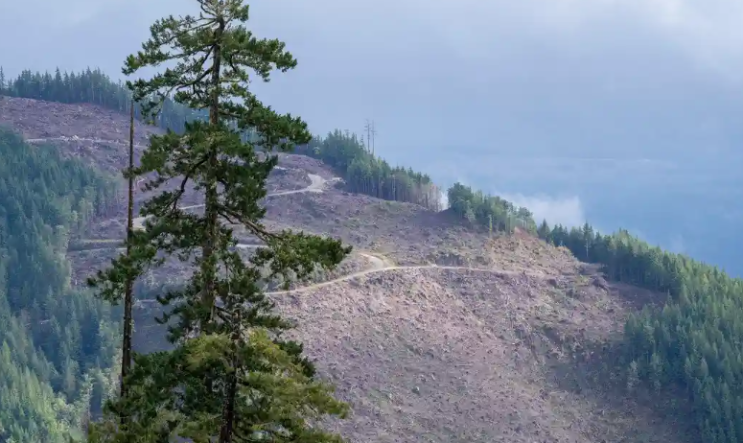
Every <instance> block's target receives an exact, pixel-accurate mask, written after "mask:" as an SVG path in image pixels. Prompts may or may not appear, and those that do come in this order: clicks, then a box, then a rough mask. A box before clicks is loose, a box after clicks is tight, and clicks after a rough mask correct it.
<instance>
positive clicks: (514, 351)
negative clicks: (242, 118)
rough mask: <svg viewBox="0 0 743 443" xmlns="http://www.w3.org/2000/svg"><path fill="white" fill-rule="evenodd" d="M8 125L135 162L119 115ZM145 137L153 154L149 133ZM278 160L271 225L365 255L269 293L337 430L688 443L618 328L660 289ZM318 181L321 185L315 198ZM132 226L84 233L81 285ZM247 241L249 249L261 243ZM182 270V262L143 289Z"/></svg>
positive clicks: (154, 343) (146, 323)
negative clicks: (626, 351)
mask: <svg viewBox="0 0 743 443" xmlns="http://www.w3.org/2000/svg"><path fill="white" fill-rule="evenodd" d="M4 102H5V103H4ZM0 124H5V125H8V126H11V127H13V128H16V129H18V130H20V131H21V132H23V133H24V135H25V136H26V137H27V138H31V139H42V138H43V139H48V140H49V142H50V143H53V144H55V145H56V146H58V147H59V149H60V150H62V151H63V152H69V155H76V156H79V157H81V158H84V159H85V160H86V161H88V162H90V163H93V164H95V165H97V166H98V167H99V168H101V169H105V170H110V171H113V170H114V169H115V168H118V167H121V166H123V164H124V158H125V157H124V152H125V147H124V145H122V144H117V143H114V142H115V141H116V140H119V139H120V138H121V137H123V135H122V134H126V128H127V125H128V122H127V119H126V116H120V115H118V114H114V113H110V112H108V111H105V110H100V109H97V108H95V107H92V106H87V105H85V106H76V105H59V104H48V103H43V102H37V101H33V100H20V99H11V100H7V101H0ZM54 128H56V129H54ZM137 130H138V133H139V134H140V135H139V136H138V137H140V138H138V143H145V142H146V141H145V139H144V138H143V137H144V135H143V134H144V133H145V132H147V131H152V130H151V129H145V128H143V127H141V126H140V127H138V128H137ZM54 131H59V133H55V132H54ZM60 136H65V137H72V136H77V137H78V140H74V139H73V140H72V141H70V140H69V139H59V137H60ZM106 137H113V138H110V139H108V138H106ZM55 138H56V140H54V139H55ZM81 138H84V139H86V140H89V141H88V142H85V141H80V139H81ZM85 143H88V145H86V144H85ZM104 147H106V148H104ZM280 165H281V167H282V168H283V169H281V170H279V171H276V172H275V173H274V174H273V175H272V178H271V184H270V186H271V190H270V191H271V194H272V195H270V196H269V197H268V198H267V199H266V200H265V204H266V206H267V207H268V223H267V224H268V225H269V226H271V227H292V228H296V229H304V230H307V231H310V232H315V233H320V234H330V235H333V236H338V237H341V238H342V239H344V241H346V242H347V243H349V244H352V245H353V246H354V247H355V251H354V254H352V256H351V257H349V259H348V260H346V262H345V263H344V264H343V265H342V266H341V267H340V268H339V269H338V270H337V271H336V272H334V273H332V274H331V275H322V276H318V281H317V282H315V283H314V284H312V285H310V286H306V287H297V288H295V289H294V290H292V291H289V292H276V293H272V294H271V295H272V297H274V298H275V299H276V300H277V302H278V304H279V306H280V309H281V310H282V311H283V312H284V313H286V314H287V315H288V316H290V317H292V318H296V319H298V320H299V322H300V328H299V329H298V330H297V331H296V333H297V334H298V335H299V337H300V338H301V339H302V341H304V342H305V344H306V348H307V350H308V353H309V354H310V355H311V356H312V357H314V358H316V359H317V363H318V367H319V369H320V372H321V374H322V375H323V376H325V377H328V378H330V379H331V380H333V381H334V382H335V383H336V385H337V386H338V393H339V396H340V397H342V398H344V399H346V400H347V401H349V402H350V403H351V405H352V407H353V410H354V413H353V415H352V417H351V418H350V419H348V420H345V421H342V422H338V423H336V422H334V423H330V424H329V425H330V426H333V427H335V428H337V429H338V430H340V431H341V432H342V433H343V434H344V435H346V436H347V437H349V439H350V440H351V441H354V442H369V443H382V442H384V443H387V442H405V443H419V442H420V443H424V442H441V443H444V442H447V443H448V442H509V443H511V442H512V443H522V442H523V443H532V442H580V443H589V442H591V443H594V442H687V441H689V442H691V441H695V438H694V435H693V434H692V433H691V432H690V430H689V428H688V425H687V424H685V423H684V422H683V420H679V419H678V418H679V417H681V416H678V417H676V419H674V417H673V416H672V415H671V414H670V413H669V414H666V412H665V410H666V408H665V402H666V401H667V400H669V398H666V397H662V396H655V397H652V396H649V395H647V394H644V393H643V392H640V393H639V395H633V396H628V395H627V392H626V389H624V385H625V381H624V378H623V377H624V375H623V371H624V369H626V368H622V367H617V366H616V361H615V360H616V359H615V354H614V353H613V349H614V346H615V343H616V341H617V338H618V337H619V334H620V333H621V328H622V325H623V322H624V319H625V318H626V316H627V314H628V313H629V312H631V311H632V310H635V309H638V308H640V307H642V306H643V305H644V304H646V303H648V302H651V301H652V300H653V299H654V298H655V297H654V294H650V293H647V292H646V291H643V290H640V289H637V288H632V287H627V286H621V285H614V284H611V283H609V282H607V281H605V280H604V278H603V277H602V276H601V275H600V274H599V273H598V272H597V270H596V269H595V267H593V266H589V265H585V264H582V263H579V262H578V261H576V260H575V259H574V258H573V257H572V256H571V255H570V254H569V253H568V252H567V251H565V250H563V249H559V248H554V247H552V246H549V245H547V244H545V243H543V242H541V241H539V240H538V239H535V238H533V237H531V236H528V235H525V234H523V233H517V234H516V235H513V236H493V237H490V236H488V235H487V234H486V233H483V232H480V231H478V230H476V229H474V228H472V227H468V226H464V225H463V224H462V223H461V221H460V220H457V219H456V218H455V217H453V216H452V215H451V214H448V213H446V212H443V213H435V212H431V211H428V210H425V209H423V208H421V207H418V206H415V205H410V204H404V203H395V202H387V201H382V200H378V199H374V198H371V197H366V196H362V195H355V194H350V193H346V192H344V191H343V190H342V189H340V188H338V187H337V186H336V184H335V183H333V182H332V179H333V178H334V174H333V172H332V171H331V170H330V169H328V168H327V167H325V165H323V164H322V163H320V162H318V161H316V160H313V159H309V158H307V157H302V156H296V155H284V156H282V158H281V161H280ZM317 177H320V178H321V179H322V182H323V186H320V187H319V188H318V187H317V186H315V187H314V188H313V186H314V184H317V183H318V181H317ZM285 191H293V192H291V193H286V192H285ZM143 197H144V196H143V195H142V194H138V198H140V199H141V198H143ZM185 203H186V204H188V205H197V207H195V208H194V210H198V205H199V203H201V202H200V201H198V198H197V196H195V195H190V196H189V197H188V198H187V200H186V202H185ZM123 227H124V219H123V211H121V212H120V213H118V214H110V216H107V217H106V218H102V219H100V220H96V221H95V223H94V224H93V225H92V226H90V229H88V230H87V231H86V232H85V233H81V234H79V235H78V238H76V239H75V241H76V243H75V244H76V245H79V246H80V247H79V248H76V249H74V250H70V252H69V254H68V257H69V258H70V260H71V262H72V264H73V275H74V280H73V281H78V282H79V281H81V280H82V278H83V277H84V276H86V275H88V274H89V273H91V272H93V271H94V269H95V268H96V267H98V266H102V265H105V263H106V262H107V260H106V259H107V258H109V257H113V256H114V255H115V254H116V253H117V251H116V246H117V242H118V241H119V239H121V238H122V237H123V234H124V230H123ZM242 241H243V242H244V244H243V245H242V248H243V249H244V250H245V252H246V254H247V253H250V251H251V250H252V248H254V247H255V242H254V239H251V238H250V237H249V236H247V235H244V236H243V238H242ZM184 272H186V271H185V269H184V267H183V266H182V265H181V264H179V263H178V262H175V261H172V262H170V263H168V264H167V265H166V266H165V268H163V269H162V270H160V271H158V272H156V273H154V274H151V275H149V276H148V277H147V278H146V279H145V280H146V281H145V283H149V284H152V285H157V284H159V283H162V282H163V281H164V280H166V279H173V280H176V279H181V278H182V277H183V273H184ZM157 309H158V307H157V306H156V304H155V303H152V302H151V301H147V300H141V301H140V303H138V309H137V337H136V343H137V346H138V348H139V349H140V350H141V351H148V350H153V349H158V348H162V347H163V346H165V345H166V344H165V343H164V341H163V339H162V331H160V330H158V326H155V324H154V322H153V321H152V318H153V317H154V315H155V314H156V313H157Z"/></svg>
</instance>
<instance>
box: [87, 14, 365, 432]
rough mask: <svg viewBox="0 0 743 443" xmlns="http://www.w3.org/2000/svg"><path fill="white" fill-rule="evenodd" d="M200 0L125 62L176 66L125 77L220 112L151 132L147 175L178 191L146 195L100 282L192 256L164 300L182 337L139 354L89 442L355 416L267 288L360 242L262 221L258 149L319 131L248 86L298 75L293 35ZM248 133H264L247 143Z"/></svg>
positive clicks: (262, 172) (266, 164)
mask: <svg viewBox="0 0 743 443" xmlns="http://www.w3.org/2000/svg"><path fill="white" fill-rule="evenodd" d="M197 1H198V4H199V7H200V13H199V15H198V16H185V17H178V18H175V17H173V16H170V17H167V18H164V19H161V20H158V21H157V22H155V24H153V25H152V27H151V34H152V35H151V38H150V39H149V40H148V41H147V42H145V43H144V44H143V45H142V50H141V51H140V52H139V53H137V54H136V55H132V56H129V57H128V58H127V60H126V65H125V68H124V73H125V74H126V75H131V74H133V73H134V72H136V71H137V70H139V69H140V68H143V67H147V66H150V67H158V66H159V65H161V64H163V63H166V62H167V63H168V65H170V66H172V67H170V68H167V69H165V70H164V71H163V72H162V73H160V74H157V75H154V76H153V77H152V78H150V79H149V80H143V79H139V80H137V81H135V82H127V85H128V87H129V88H130V89H131V90H132V92H133V96H134V100H135V101H137V102H140V103H146V105H145V107H144V109H145V113H146V114H149V115H156V114H157V112H158V111H159V110H160V108H161V105H162V103H163V100H164V99H165V98H166V97H173V99H174V100H175V101H176V102H178V103H181V104H184V105H186V106H189V107H190V108H193V109H209V120H208V121H193V122H189V123H187V124H186V129H185V132H184V133H183V134H176V133H173V132H168V133H167V134H165V135H159V136H152V137H151V138H150V146H149V148H148V149H147V150H146V151H145V153H144V154H143V156H142V160H141V166H140V167H139V168H136V169H135V172H136V174H137V175H140V176H154V177H155V178H154V179H152V180H150V181H148V182H147V183H146V187H147V189H149V190H157V189H159V188H160V187H161V186H162V185H163V184H164V183H165V182H168V181H172V182H174V183H175V184H176V189H175V190H174V191H166V190H162V191H160V192H159V194H158V195H156V196H155V197H153V198H152V199H150V200H149V201H147V202H146V203H145V204H144V206H143V208H142V210H141V215H143V216H146V217H148V218H147V220H146V222H145V229H144V232H138V233H136V235H134V236H132V237H131V238H130V239H129V240H128V244H131V247H132V251H133V252H132V254H131V259H130V262H126V261H124V260H118V261H114V263H113V267H112V268H111V269H109V270H107V271H105V272H102V273H99V275H98V282H99V284H100V285H101V286H103V287H104V290H109V289H111V288H115V287H117V285H118V284H120V283H119V282H121V281H122V275H127V274H132V273H134V272H141V271H142V270H144V269H146V268H151V267H156V266H159V265H161V264H162V263H163V260H164V257H165V256H168V255H171V256H177V257H178V258H179V259H180V260H181V261H183V262H185V263H189V264H192V265H193V267H194V274H193V276H192V278H191V279H190V280H189V281H188V282H187V283H186V284H185V286H184V287H183V288H180V289H178V290H172V291H170V292H168V293H167V294H165V295H164V296H162V297H158V300H159V301H160V303H162V304H163V305H164V306H172V308H171V309H170V310H169V311H168V312H166V313H165V314H163V317H162V318H160V319H158V321H159V322H161V323H168V325H169V327H168V332H169V334H168V339H169V341H170V342H171V343H172V344H173V346H174V348H173V349H172V350H170V351H167V352H158V353H153V354H147V355H135V356H134V367H133V368H132V369H131V372H130V373H129V375H128V376H127V378H126V386H127V391H128V395H127V396H126V397H122V398H119V399H116V400H114V401H112V402H110V403H109V405H108V406H109V407H108V408H107V411H108V412H109V416H110V415H111V412H112V411H118V413H120V414H126V415H127V416H128V417H130V420H129V421H128V422H127V423H124V424H116V423H115V422H114V421H113V420H111V419H109V420H104V421H103V422H101V423H99V424H98V425H96V426H92V427H91V429H92V430H91V433H90V437H89V439H90V441H117V442H124V441H138V442H162V441H172V440H173V439H174V438H177V437H180V438H187V439H191V440H192V441H194V442H212V441H219V442H222V443H227V442H232V441H254V440H255V439H265V440H266V441H277V442H278V441H292V442H332V441H341V439H340V437H338V436H335V435H332V434H328V433H326V432H324V431H323V430H322V429H320V428H318V427H315V426H314V425H316V422H317V420H318V419H320V418H322V417H323V416H325V415H327V414H332V415H338V416H343V415H344V414H345V412H346V409H347V406H346V405H345V404H343V403H341V402H339V401H337V400H335V399H334V398H333V397H332V389H331V387H330V386H327V385H325V384H323V383H321V382H319V381H316V380H314V379H313V376H314V368H313V366H312V364H311V363H310V362H309V361H308V360H307V359H306V358H303V357H302V346H301V345H300V344H298V343H296V342H293V341H286V340H283V339H282V333H283V332H284V331H286V330H287V329H290V328H291V327H292V326H293V325H292V324H291V323H290V322H288V321H286V320H285V319H282V318H281V317H280V316H279V315H277V314H275V313H273V312H272V311H273V307H274V305H273V303H272V302H271V301H270V300H268V299H267V298H266V296H265V294H264V293H263V286H265V284H264V283H265V281H266V280H267V279H274V278H277V277H279V276H281V277H283V278H284V281H287V282H288V281H290V280H291V279H292V277H293V278H297V279H306V278H308V277H309V276H310V275H311V273H312V272H313V271H314V270H315V269H316V267H318V266H320V267H323V268H326V269H332V268H333V267H335V266H336V265H337V264H338V263H340V262H341V260H342V259H343V258H344V257H345V256H346V255H347V254H348V253H349V252H350V250H351V249H350V247H344V246H343V245H342V244H341V242H340V241H338V240H334V239H328V238H323V237H318V236H313V235H307V234H304V233H301V232H300V233H296V232H292V231H289V230H284V231H280V232H272V231H269V230H268V229H266V227H265V226H264V225H263V224H262V223H261V220H262V218H263V217H264V215H265V209H264V208H263V207H262V206H261V205H260V200H261V199H263V198H264V197H265V196H266V192H267V191H266V179H267V177H268V174H269V173H270V172H271V170H272V169H273V168H274V166H275V165H276V164H277V162H278V158H277V156H275V155H266V156H262V157H259V156H258V155H257V153H256V150H257V149H262V150H265V151H266V152H267V153H270V152H271V151H272V150H273V149H280V150H289V149H291V148H292V147H293V146H294V145H295V144H304V143H307V142H309V140H310V134H309V132H308V131H307V126H306V124H305V123H304V122H302V121H301V119H299V118H296V117H292V116H291V115H279V114H277V113H276V112H275V111H274V110H272V109H271V108H270V107H268V106H265V105H264V104H262V103H261V102H260V101H259V100H258V99H257V98H256V97H255V95H253V94H252V93H251V92H250V91H249V89H248V84H249V80H250V78H249V75H248V71H249V70H252V71H254V72H255V73H256V74H257V75H258V76H259V77H260V78H261V79H263V80H264V81H268V80H269V74H270V72H271V71H272V70H274V69H279V70H281V71H282V72H286V71H288V70H289V69H292V68H294V67H295V66H296V64H297V62H296V60H295V59H294V57H293V56H292V55H291V54H290V53H289V52H287V51H286V50H285V49H284V43H282V42H280V41H278V40H265V39H257V38H256V37H254V36H253V34H252V33H251V32H250V31H248V30H247V29H246V28H245V26H244V24H245V23H246V22H247V20H248V6H247V5H244V4H243V2H242V1H241V0H197ZM245 131H254V132H255V133H257V134H258V137H257V139H256V138H255V137H251V141H248V142H243V141H242V139H241V133H244V132H245ZM191 187H193V189H194V191H193V192H196V193H198V194H201V195H203V198H204V203H205V204H204V215H203V216H200V215H195V214H190V213H186V212H185V211H183V210H181V209H180V206H181V199H182V197H183V195H184V194H185V193H186V192H192V191H189V189H190V188H191ZM235 224H236V225H241V226H242V227H244V228H245V229H246V230H247V231H248V232H249V233H250V234H252V235H254V236H256V237H258V238H259V239H261V240H262V241H263V242H264V243H265V245H266V247H265V248H260V249H258V250H257V251H256V253H255V254H254V256H253V257H252V258H250V260H248V261H247V262H245V261H243V259H242V258H241V256H240V255H239V251H238V249H237V248H235V245H236V244H237V241H236V239H235V238H234V236H233V233H234V232H233V227H232V225H235ZM287 284H288V283H287Z"/></svg>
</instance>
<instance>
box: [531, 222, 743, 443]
mask: <svg viewBox="0 0 743 443" xmlns="http://www.w3.org/2000/svg"><path fill="white" fill-rule="evenodd" d="M540 231H541V232H543V233H544V232H545V231H543V230H540ZM543 238H544V239H546V240H548V241H550V242H552V243H554V244H556V245H564V246H566V247H567V248H569V249H570V250H571V251H572V252H573V254H574V255H575V256H576V257H577V258H579V259H581V260H584V261H592V262H597V263H601V264H602V265H603V268H604V271H605V272H606V273H607V275H608V276H609V277H610V278H611V279H613V280H616V281H621V282H625V283H629V284H633V285H637V286H640V287H643V288H647V289H650V290H653V291H658V292H659V293H662V294H668V295H669V298H668V301H667V303H666V304H665V305H664V306H663V308H662V309H649V308H648V309H644V310H643V311H642V312H641V313H639V314H637V315H634V316H632V317H630V318H629V319H628V320H627V323H626V326H625V341H626V344H627V349H628V355H627V361H631V362H633V363H632V366H631V367H630V370H631V374H632V376H633V377H634V376H636V375H637V376H639V377H641V378H642V379H643V380H645V381H647V382H648V383H649V386H650V387H651V389H661V388H662V387H668V386H679V387H682V388H683V390H684V391H685V392H686V394H687V395H688V397H689V399H690V400H691V401H692V403H693V405H694V410H695V414H696V418H697V425H698V427H699V430H700V432H701V433H702V437H703V438H704V441H705V442H709V443H723V442H733V441H743V420H742V419H741V417H743V347H742V346H741V344H743V281H742V280H740V279H734V278H731V277H729V276H728V275H727V274H725V273H724V272H722V271H720V270H719V269H718V268H716V267H712V266H709V265H706V264H703V263H700V262H697V261H694V260H692V259H690V258H689V257H686V256H683V255H679V254H671V253H668V252H664V251H663V250H661V249H660V248H657V247H651V246H650V245H648V244H647V243H645V242H643V241H641V240H639V239H637V238H635V237H632V236H630V235H629V233H628V232H627V231H625V230H621V231H619V232H617V233H616V234H612V235H602V234H599V233H597V232H594V230H593V229H592V228H591V227H590V226H588V225H587V224H586V225H585V226H584V227H583V228H572V229H570V230H568V229H566V228H564V227H562V226H556V227H554V228H553V229H552V230H551V231H549V232H546V233H545V234H544V235H543ZM630 384H632V383H630Z"/></svg>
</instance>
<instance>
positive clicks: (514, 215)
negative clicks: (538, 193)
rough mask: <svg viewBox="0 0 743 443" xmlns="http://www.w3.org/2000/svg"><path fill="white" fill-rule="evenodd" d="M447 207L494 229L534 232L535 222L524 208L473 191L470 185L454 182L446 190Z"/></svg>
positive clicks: (471, 220) (463, 216)
mask: <svg viewBox="0 0 743 443" xmlns="http://www.w3.org/2000/svg"><path fill="white" fill-rule="evenodd" d="M448 198H449V207H450V208H451V209H452V210H453V211H454V212H455V213H457V214H459V215H460V216H461V217H462V218H465V219H467V220H468V221H470V222H472V223H478V224H480V225H482V226H486V227H488V229H490V230H491V231H492V230H495V231H504V232H509V233H510V232H513V229H514V228H517V227H518V228H521V229H524V230H525V231H528V232H532V233H534V232H536V228H537V226H536V223H534V218H533V217H532V214H531V212H529V210H528V209H526V208H519V207H516V206H514V205H513V204H512V203H511V202H508V201H506V200H503V199H502V198H500V197H497V196H492V195H487V194H484V193H483V192H482V191H473V190H472V188H471V187H469V186H464V185H463V184H461V183H455V184H454V186H452V187H451V188H449V192H448Z"/></svg>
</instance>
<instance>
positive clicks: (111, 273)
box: [87, 100, 141, 424]
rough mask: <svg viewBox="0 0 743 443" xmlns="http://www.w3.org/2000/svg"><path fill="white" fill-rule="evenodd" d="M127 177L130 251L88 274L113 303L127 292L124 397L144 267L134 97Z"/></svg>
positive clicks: (123, 416) (121, 390)
mask: <svg viewBox="0 0 743 443" xmlns="http://www.w3.org/2000/svg"><path fill="white" fill-rule="evenodd" d="M124 177H125V178H126V179H127V181H128V189H127V194H128V198H127V220H126V240H125V242H124V243H125V246H126V252H125V253H124V254H123V255H121V256H119V257H118V258H117V259H115V260H114V261H113V266H112V267H111V268H110V269H108V270H107V271H105V272H103V271H99V272H98V273H97V275H96V277H91V278H88V281H87V283H88V285H89V286H91V287H94V288H99V289H100V290H99V292H98V293H97V294H96V295H97V296H98V297H99V298H102V299H104V300H107V301H109V302H111V303H113V304H119V302H121V298H122V295H123V299H124V318H123V324H124V325H123V326H124V327H123V329H124V330H123V336H122V343H121V379H120V386H119V395H120V396H121V397H122V398H123V397H126V395H127V384H126V380H127V375H128V373H129V371H130V369H131V366H132V332H133V322H134V319H133V317H132V309H133V307H134V281H135V280H136V278H137V276H139V275H140V274H141V268H140V267H138V266H136V263H137V262H138V261H139V260H138V259H137V258H136V257H135V256H134V253H135V251H134V250H133V249H132V246H133V245H134V226H133V223H134V179H135V177H136V171H135V169H134V100H132V101H131V104H130V110H129V166H128V167H127V168H126V169H124ZM118 414H119V420H120V422H121V423H122V424H123V423H125V422H126V421H127V415H126V412H125V411H123V410H122V411H119V412H118Z"/></svg>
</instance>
